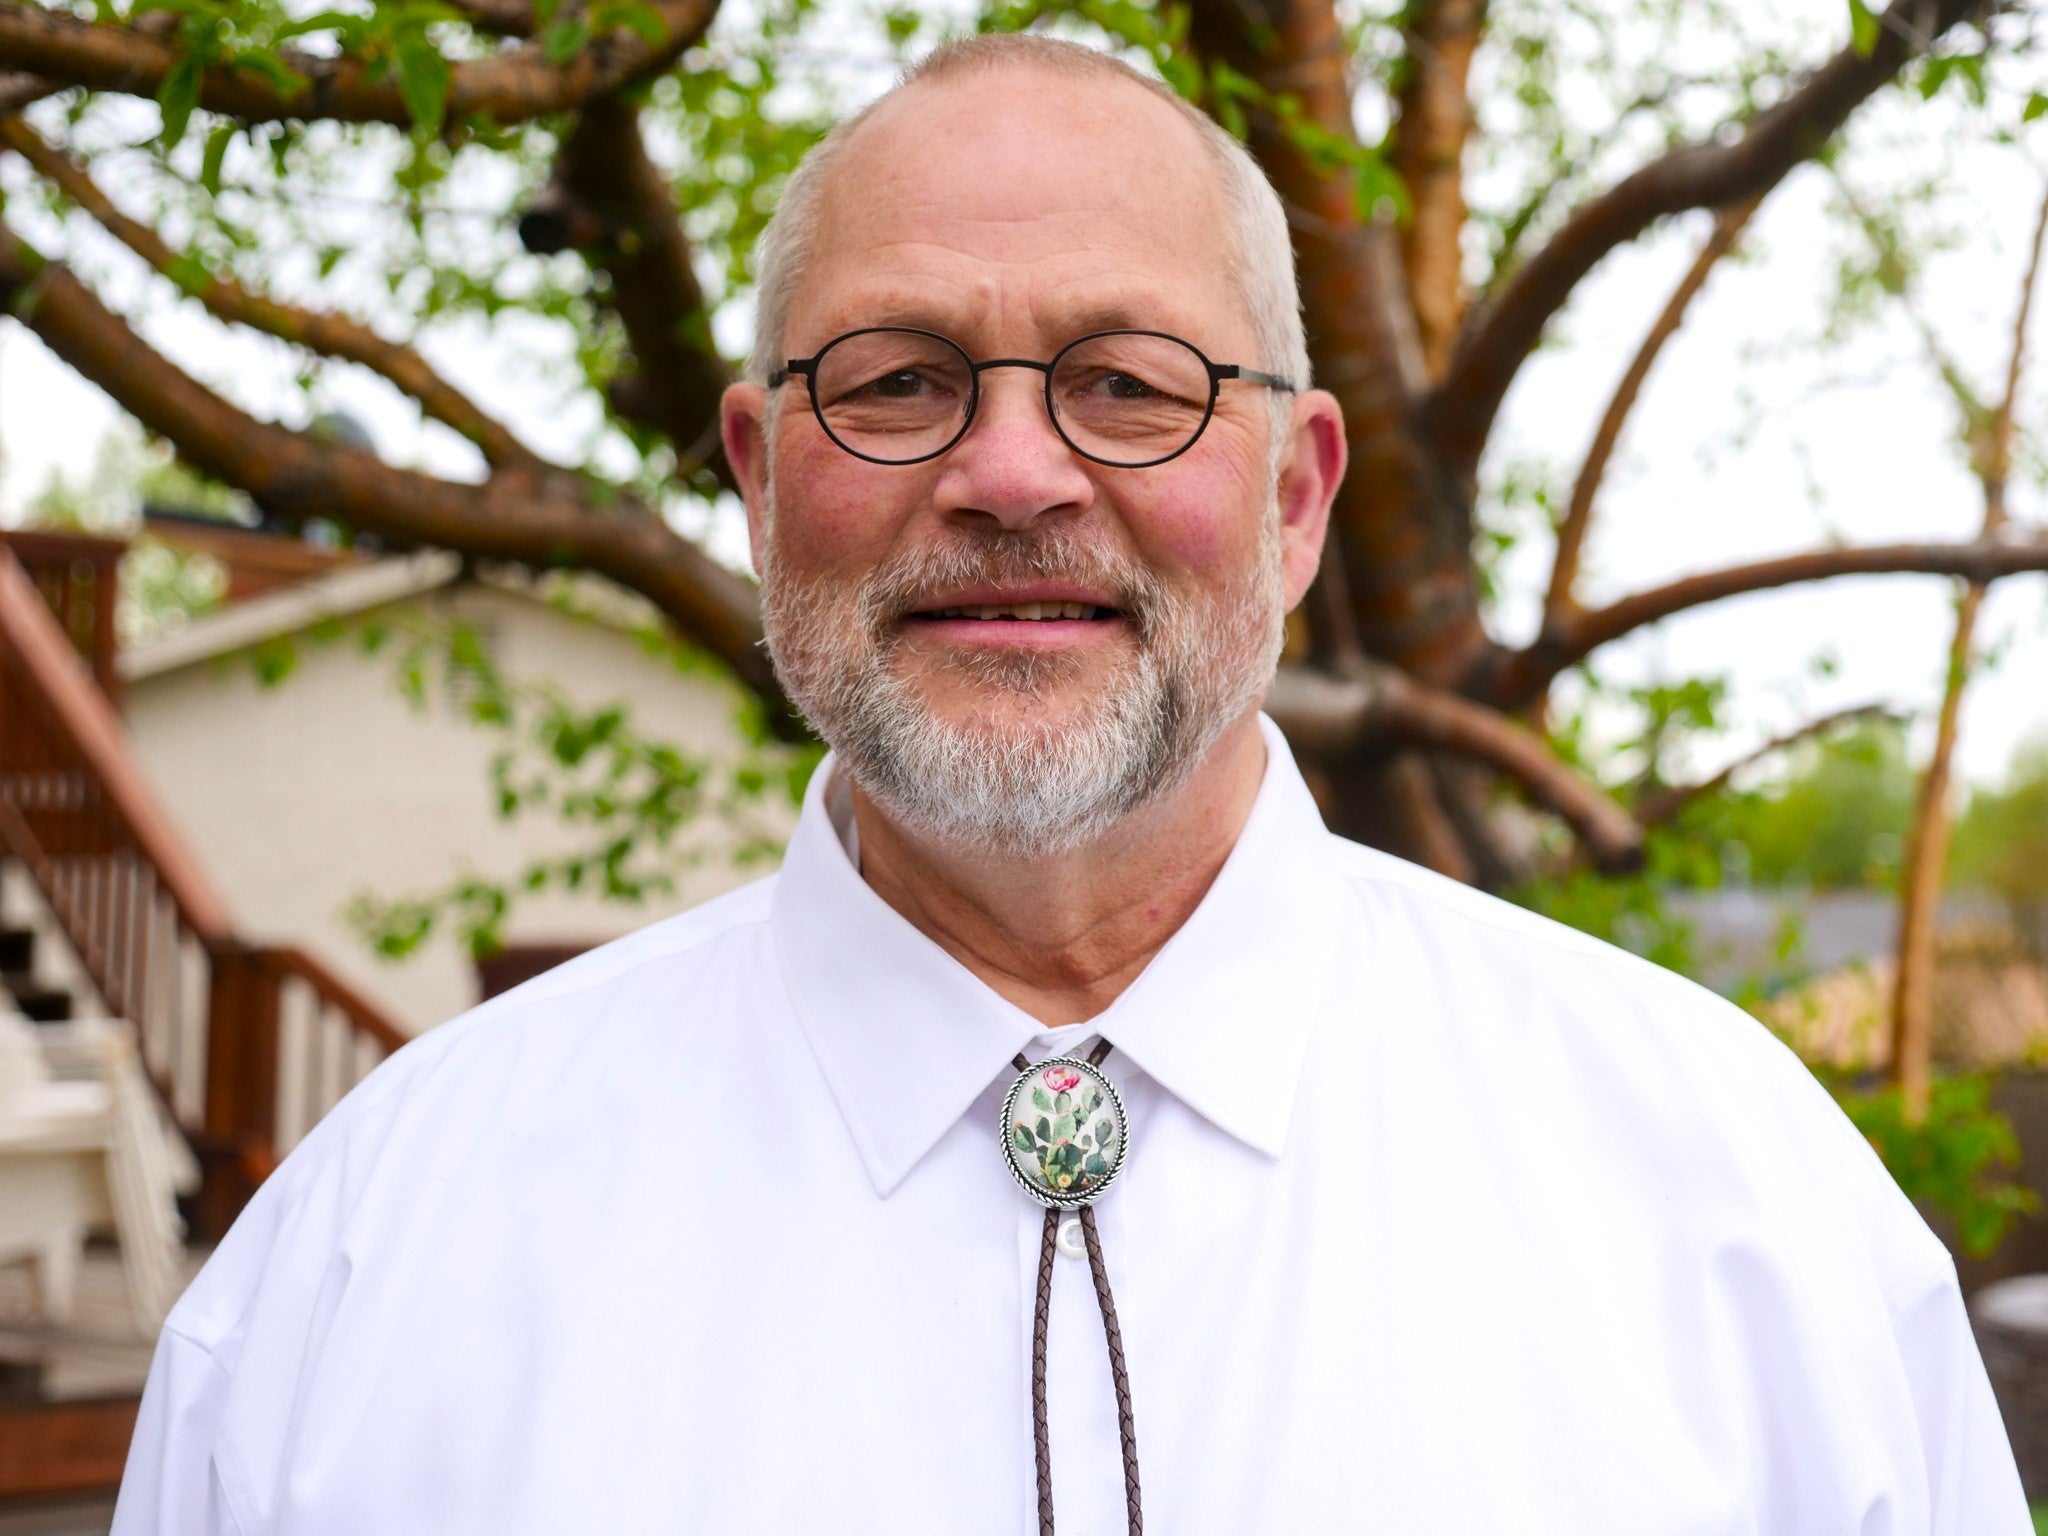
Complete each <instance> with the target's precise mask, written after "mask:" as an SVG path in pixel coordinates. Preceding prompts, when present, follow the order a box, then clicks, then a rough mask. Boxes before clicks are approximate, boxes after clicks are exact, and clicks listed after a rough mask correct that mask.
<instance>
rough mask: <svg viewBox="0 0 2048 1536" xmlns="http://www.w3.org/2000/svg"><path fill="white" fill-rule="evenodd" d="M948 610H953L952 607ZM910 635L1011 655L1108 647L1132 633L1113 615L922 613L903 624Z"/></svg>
mask: <svg viewBox="0 0 2048 1536" xmlns="http://www.w3.org/2000/svg"><path fill="white" fill-rule="evenodd" d="M1002 601H1008V602H1031V601H1038V602H1047V601H1052V599H1047V598H1038V599H1031V598H1007V599H1002ZM1064 601H1067V602H1080V601H1081V599H1080V598H1067V599H1064ZM947 606H949V607H950V606H952V605H951V604H948V605H947ZM903 628H904V630H905V631H906V633H907V634H909V635H914V636H922V637H927V638H929V639H932V640H935V641H938V642H940V643H942V644H944V645H948V646H957V647H967V648H971V649H998V650H1010V651H1059V650H1072V649H1074V648H1075V647H1079V646H1090V645H1104V644H1107V643H1108V642H1110V641H1111V640H1113V639H1115V638H1117V637H1119V636H1121V635H1125V634H1128V633H1129V628H1128V623H1127V621H1126V620H1125V619H1124V617H1123V615H1122V614H1119V613H1114V612H1112V613H1111V614H1110V616H1109V617H1107V618H1100V619H934V618H929V617H927V616H926V615H924V614H922V613H913V614H910V615H909V616H908V617H906V618H905V619H904V620H903Z"/></svg>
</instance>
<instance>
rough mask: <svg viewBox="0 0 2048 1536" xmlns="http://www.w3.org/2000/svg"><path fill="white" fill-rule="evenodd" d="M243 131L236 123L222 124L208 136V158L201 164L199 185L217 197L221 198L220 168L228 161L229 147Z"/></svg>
mask: <svg viewBox="0 0 2048 1536" xmlns="http://www.w3.org/2000/svg"><path fill="white" fill-rule="evenodd" d="M241 131H242V130H241V128H240V126H239V125H238V124H235V123H220V124H217V125H216V126H215V127H214V130H213V132H211V133H209V134H208V135H207V136H206V157H205V159H203V160H201V161H200V163H199V185H201V186H202V187H204V188H206V190H207V191H208V192H210V193H211V194H213V195H214V196H215V197H218V196H220V168H221V163H222V162H223V161H224V160H226V159H227V155H228V145H229V144H231V143H233V142H234V137H235V135H236V134H237V133H240V132H241Z"/></svg>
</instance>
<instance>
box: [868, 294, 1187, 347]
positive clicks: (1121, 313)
mask: <svg viewBox="0 0 2048 1536" xmlns="http://www.w3.org/2000/svg"><path fill="white" fill-rule="evenodd" d="M884 325H900V326H908V327H911V328H913V329H916V330H921V331H936V332H937V333H938V334H939V335H941V336H958V335H959V334H961V333H962V332H964V331H967V330H971V329H972V328H973V327H972V322H971V319H970V318H969V317H968V315H967V314H966V313H964V312H962V311H957V310H948V311H943V312H942V311H939V310H935V309H933V308H932V307H931V306H930V304H929V303H927V302H925V301H922V300H918V299H910V298H901V299H889V300H884V301H883V302H881V303H878V304H875V305H872V306H869V305H860V304H856V305H855V306H853V307H852V308H851V309H847V310H841V311H840V321H839V327H838V329H835V330H833V331H832V334H833V335H838V334H841V333H842V332H843V331H845V330H860V329H864V328H866V327H868V326H884ZM1189 329H1190V317H1188V316H1184V315H1176V314H1170V313H1162V312H1160V311H1159V310H1158V309H1156V308H1155V309H1151V310H1146V311H1141V310H1138V309H1135V308H1133V307H1132V305H1131V303H1130V302H1129V301H1127V300H1123V299H1108V300H1102V301H1098V302H1096V303H1093V304H1089V305H1087V306H1086V307H1084V308H1081V309H1077V310H1074V311H1073V312H1072V313H1070V314H1068V315H1067V316H1066V318H1065V324H1063V325H1062V326H1061V327H1060V328H1059V332H1060V336H1061V338H1062V339H1063V340H1064V339H1067V338H1071V337H1075V336H1087V335H1090V334H1092V333H1093V332H1096V331H1167V332H1170V333H1172V334H1175V335H1180V334H1184V333H1185V332H1186V331H1188V330H1189Z"/></svg>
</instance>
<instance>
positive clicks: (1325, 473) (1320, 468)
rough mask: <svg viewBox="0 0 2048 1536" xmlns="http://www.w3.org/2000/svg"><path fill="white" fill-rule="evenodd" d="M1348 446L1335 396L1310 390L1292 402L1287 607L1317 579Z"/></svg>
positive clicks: (1284, 487)
mask: <svg viewBox="0 0 2048 1536" xmlns="http://www.w3.org/2000/svg"><path fill="white" fill-rule="evenodd" d="M1349 456H1350V449H1349V447H1348V446H1347V445H1346V443H1345V441H1344V412H1343V409H1342V408H1341V407H1340V406H1339V405H1338V404H1337V398H1336V396H1334V395H1332V394H1330V393H1329V391H1327V390H1321V389H1311V390H1306V391H1304V392H1303V393H1302V394H1300V395H1298V396H1297V397H1296V398H1295V401H1294V419H1293V423H1292V424H1291V425H1290V427H1289V428H1288V439H1287V446H1286V448H1285V449H1284V450H1283V451H1282V453H1281V455H1280V485H1279V493H1278V494H1279V499H1280V569H1281V580H1282V586H1283V589H1284V591H1285V593H1286V597H1287V606H1288V607H1289V608H1290V609H1292V608H1293V607H1294V605H1295V604H1297V603H1299V602H1300V601H1301V599H1302V597H1303V595H1304V594H1306V593H1307V591H1308V589H1309V583H1310V582H1312V581H1314V580H1315V579H1316V570H1317V568H1318V567H1319V566H1320V565H1321V563H1322V558H1323V538H1324V536H1325V534H1326V533H1327V532H1328V530H1329V526H1330V503H1331V502H1333V501H1335V500H1336V499H1337V487H1338V486H1339V485H1340V484H1342V483H1343V480H1344V465H1345V463H1346V462H1347V460H1348V459H1349Z"/></svg>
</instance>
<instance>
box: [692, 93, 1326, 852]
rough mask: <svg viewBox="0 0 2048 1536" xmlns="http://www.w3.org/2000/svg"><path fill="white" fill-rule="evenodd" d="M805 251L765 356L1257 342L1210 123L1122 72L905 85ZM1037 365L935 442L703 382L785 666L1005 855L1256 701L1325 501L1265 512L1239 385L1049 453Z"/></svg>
mask: <svg viewBox="0 0 2048 1536" xmlns="http://www.w3.org/2000/svg"><path fill="white" fill-rule="evenodd" d="M812 250H813V255H812V260H811V262H810V264H809V265H808V266H807V267H806V269H805V271H804V273H803V274H802V277H801V286H800V290H799V292H798V294H797V296H796V299H795V302H794V303H793V305H792V308H791V312H790V315H789V320H788V329H787V333H786V336H785V339H784V340H785V344H784V347H783V352H784V355H786V356H791V357H803V356H809V355H811V354H812V353H815V352H816V351H817V350H818V349H820V348H821V347H823V346H824V345H825V344H826V343H827V342H829V341H831V340H832V339H833V338H834V337H837V336H839V335H841V334H843V333H844V332H847V331H851V330H856V329H859V328H861V327H866V326H876V325H901V326H912V327H918V328H921V329H925V330H930V331H936V332H939V333H940V334H942V335H945V336H948V337H950V338H952V339H953V340H954V341H956V342H958V343H959V344H960V345H961V346H962V347H964V348H965V349H966V350H967V352H968V354H969V355H970V356H972V357H975V358H991V357H1023V358H1035V359H1039V360H1046V359H1050V358H1051V357H1052V355H1053V354H1054V353H1055V352H1057V351H1058V350H1059V349H1060V348H1061V347H1062V346H1064V345H1065V344H1066V343H1067V342H1069V341H1072V340H1073V339H1074V338H1076V337H1078V336H1081V335H1083V334H1086V333H1088V332H1090V331H1096V330H1103V329H1111V328H1133V329H1145V330H1157V331H1165V332H1169V333H1171V334H1173V335H1176V336H1180V337H1183V338H1185V339H1186V340H1188V341H1190V342H1192V343H1193V344H1194V345H1195V346H1197V347H1198V348H1200V349H1201V350H1202V351H1203V352H1204V353H1206V354H1207V355H1208V356H1209V357H1210V358H1211V359H1212V360H1215V361H1219V362H1235V363H1243V364H1246V365H1247V366H1250V367H1254V368H1270V367H1271V366H1272V365H1273V360H1272V359H1269V358H1263V357H1260V356H1258V355H1257V353H1256V350H1255V348H1254V344H1253V340H1252V334H1251V325H1250V321H1249V318H1248V316H1247V315H1246V313H1245V308H1244V304H1243V301H1242V299H1241V297H1240V296H1239V293H1238V290H1237V288H1236V285H1235V284H1234V283H1233V282H1232V280H1231V277H1230V274H1229V272H1228V269H1227V262H1228V259H1229V243H1228V236H1227V234H1226V232H1225V214H1224V209H1223V206H1222V200H1221V197H1220V195H1219V193H1218V190H1217V188H1216V185H1215V178H1214V172H1213V170H1212V169H1211V161H1210V158H1209V155H1208V153H1207V151H1206V149H1205V148H1204V147H1203V145H1202V144H1201V143H1200V141H1199V140H1198V139H1197V138H1196V136H1195V135H1194V133H1193V132H1192V131H1191V130H1190V129H1189V127H1188V126H1187V125H1186V124H1185V123H1183V122H1181V121H1180V120H1179V119H1178V118H1177V117H1176V116H1175V114H1173V113H1172V112H1171V110H1170V109H1168V108H1167V107H1166V106H1165V105H1164V104H1163V103H1161V102H1159V101H1157V100H1154V99H1153V98H1151V97H1150V96H1149V94H1148V93H1146V92H1144V91H1142V90H1140V89H1138V88H1136V87H1134V86H1130V85H1125V84H1121V83H1116V82H1106V81H1101V80H1080V81H1075V80H1069V79H1062V78H1059V77H1056V76H1051V75H1047V74H1044V73H1041V72H1039V71H1036V70H1031V69H1023V68H1020V69H1015V70H1009V71H1004V72H1001V73H998V74H993V75H984V76H979V77H972V78H970V79H967V80H964V81H954V82H942V83H937V84H926V85H920V86H915V87H912V88H911V89H909V90H908V91H906V92H904V93H903V94H902V95H900V96H898V97H897V98H896V99H895V100H894V101H892V102H891V103H889V104H887V105H886V106H885V107H884V108H883V109H882V110H881V111H880V112H878V113H877V114H876V115H875V116H874V117H873V118H871V119H870V120H869V121H868V122H867V123H866V124H864V125H863V126H862V128H861V129H860V130H859V132H858V134H857V136H856V137H855V138H854V139H853V140H852V141H851V142H850V143H849V144H848V145H847V146H846V147H845V150H844V152H843V153H842V155H841V157H840V159H839V162H838V164H837V166H836V167H835V169H834V172H833V175H832V179H831V181H830V184H829V186H828V188H827V190H826V193H825V197H824V205H823V208H822V210H821V215H820V222H819V226H818V229H817V231H816V239H815V242H814V244H813V248H812ZM1042 389H1043V375H1042V374H1040V373H1038V372H1036V371H1033V370H1027V369H998V370H995V371H992V372H988V373H985V374H983V375H982V377H981V399H980V404H979V407H978V409H977V411H976V414H975V417H974V421H973V424H972V425H971V426H970V428H969V429H968V431H967V433H966V435H965V436H964V437H963V438H962V439H961V440H960V442H959V443H957V444H956V445H955V446H954V447H953V448H952V449H951V450H950V451H949V452H948V453H946V454H944V455H942V456H940V457H939V458H937V459H934V460H931V461H930V462H927V463H922V464H913V465H901V466H885V465H878V464H872V463H868V462H865V461H863V460H861V459H858V458H855V457H853V456H852V455H851V454H848V453H846V452H845V451H843V450H842V449H841V448H839V447H838V446H837V445H836V444H834V443H833V442H832V441H831V440H830V439H829V438H828V437H827V436H826V435H825V433H824V432H823V431H822V430H821V429H820V427H819V424H818V422H817V419H816V418H815V417H814V416H813V415H812V413H811V411H810V409H809V404H808V399H807V397H806V395H805V393H804V386H803V384H802V382H801V380H797V381H794V382H792V383H790V384H787V385H784V386H783V387H782V388H781V389H780V390H779V391H777V392H776V395H777V397H778V398H773V399H770V398H766V397H763V396H761V395H760V392H759V391H758V390H756V389H753V388H752V387H751V386H738V387H736V388H735V390H734V391H733V393H732V395H731V396H729V398H728V402H727V411H728V421H727V440H728V446H729V449H731V450H733V452H732V457H733V460H734V463H735V465H736V466H737V467H739V469H740V473H741V478H742V481H743V483H744V484H746V486H747V489H748V491H749V495H748V498H747V499H748V505H749V514H750V519H751V521H752V528H753V536H754V547H755V558H756V563H757V565H758V567H759V568H760V570H761V572H762V579H763V596H764V607H765V610H766V617H767V624H768V634H769V641H770V646H771V649H772V651H773V653H774V656H775V660H776V664H777V667H778V669H779V670H780V673H781V675H782V677H783V680H784V682H785V685H786V686H787V687H788V688H789V689H790V692H791V694H792V695H793V696H794V697H795V698H796V700H797V702H798V703H799V704H800V705H801V706H802V707H803V708H804V710H805V712H806V713H807V714H808V715H809V716H810V717H811V719H812V721H813V723H814V724H815V725H817V727H818V728H819V730H820V732H821V733H822V734H823V735H824V736H825V738H826V739H827V740H828V741H830V742H831V743H832V744H833V745H834V746H835V747H836V748H838V749H839V751H840V752H841V754H842V757H843V758H844V759H845V761H846V762H847V765H848V767H849V768H850V770H851V771H852V773H853V775H854V777H855V779H856V781H857V782H859V783H860V784H861V786H862V788H863V789H865V790H867V791H868V792H869V793H870V794H872V795H874V796H875V797H876V798H877V799H878V800H880V801H881V802H882V803H883V804H884V805H885V806H887V807H888V808H889V809H890V810H892V811H893V812H895V813H896V814H897V815H898V816H899V817H900V818H903V819H905V820H908V821H910V822H912V823H913V824H921V825H922V826H923V827H924V828H925V829H926V830H928V831H930V832H932V833H935V834H937V835H940V836H942V837H946V838H948V839H951V840H955V841H966V842H980V843H983V844H986V845H989V846H993V847H1003V848H1008V849H1012V850H1014V851H1024V850H1026V849H1030V848H1034V847H1035V848H1039V849H1047V848H1055V847H1058V846H1061V845H1063V844H1071V843H1073V842H1076V841H1079V840H1082V839H1083V838H1085V837H1087V836H1089V835H1092V834H1093V833H1095V832H1098V831H1100V830H1101V829H1102V828H1103V827H1104V826H1105V825H1107V824H1108V823H1110V822H1113V821H1114V820H1115V819H1116V817H1118V816H1120V815H1122V814H1124V813H1125V812H1127V811H1129V810H1130V809H1132V808H1134V807H1135V806H1136V805H1139V804H1142V803H1144V802H1145V801H1146V800H1147V799H1149V798H1150V797H1152V796H1153V795H1156V794H1157V793H1159V792H1160V791H1161V790H1163V789H1164V788H1167V787H1169V786H1170V785H1171V784H1173V783H1177V782H1179V779H1180V778H1181V777H1182V776H1184V775H1185V774H1186V773H1187V772H1188V771H1190V770H1191V769H1192V768H1193V767H1194V766H1195V765H1196V761H1197V760H1198V759H1199V758H1200V757H1201V755H1202V754H1203V753H1204V752H1205V751H1206V750H1207V748H1208V747H1209V745H1210V744H1211V743H1212V742H1213V741H1214V740H1215V738H1216V735H1217V734H1218V733H1219V732H1220V731H1221V730H1223V729H1224V728H1226V727H1227V726H1228V725H1230V724H1231V723H1233V722H1234V721H1236V720H1240V719H1242V718H1243V716H1244V715H1245V713H1246V712H1247V711H1248V710H1249V709H1250V708H1251V707H1252V706H1253V705H1255V704H1256V702H1257V699H1258V697H1259V696H1260V694H1261V693H1262V692H1263V688H1264V684H1265V682H1266V680H1267V679H1268V678H1269V677H1270V675H1271V669H1272V664H1273V660H1274V657H1275V655H1276V653H1277V647H1278V639H1279V623H1280V618H1281V614H1282V612H1283V611H1284V609H1285V607H1286V606H1288V605H1289V604H1291V603H1292V602H1293V601H1294V600H1296V599H1297V598H1298V597H1299V595H1300V592H1301V590H1302V589H1303V588H1305V587H1306V585H1307V581H1308V579H1309V577H1310V576H1311V575H1312V574H1313V570H1314V565H1315V558H1316V553H1317V549H1318V547H1319V545H1320V538H1321V512H1322V506H1326V505H1327V496H1324V497H1323V498H1322V506H1317V507H1316V508H1314V509H1313V515H1311V516H1308V517H1305V518H1304V517H1300V516H1297V517H1295V518H1292V519H1289V518H1287V517H1286V516H1284V515H1283V509H1282V507H1281V505H1280V504H1279V499H1278V496H1277V494H1276V484H1275V478H1274V473H1273V463H1274V458H1273V454H1274V444H1273V436H1272V420H1273V418H1272V414H1271V411H1270V408H1269V405H1270V403H1269V400H1268V398H1267V391H1266V390H1264V389H1263V388H1261V387H1258V386H1255V385H1250V384H1245V383H1240V382H1227V383H1225V384H1224V385H1223V386H1222V391H1221V394H1220V396H1219V398H1218V401H1217V405H1216V410H1215V415H1214V417H1213V418H1212V419H1211V420H1210V422H1209V424H1208V426H1207V427H1206V429H1205V430H1204V431H1203V433H1202V435H1201V438H1200V440H1199V441H1198V442H1196V444H1195V445H1194V446H1193V448H1191V449H1190V450H1189V451H1188V452H1186V453H1184V454H1182V455H1181V456H1180V457H1179V458H1176V459H1173V460H1171V461H1170V462H1168V463H1165V464H1160V465H1156V466H1153V467H1151V468H1146V469H1117V468H1108V467H1105V466H1102V465H1098V464H1095V463H1092V462H1091V461H1089V460H1086V459H1083V458H1081V457H1080V456H1079V455H1077V454H1076V453H1074V452H1073V451H1072V450H1071V449H1070V448H1068V447H1067V445H1066V444H1065V443H1064V442H1063V441H1062V440H1061V439H1060V437H1059V436H1058V435H1057V433H1056V432H1055V431H1054V429H1053V426H1052V423H1051V421H1050V419H1049V418H1048V416H1047V414H1046V408H1045V403H1044V397H1043V393H1042ZM769 411H773V412H779V415H778V417H777V419H776V420H775V422H774V427H773V430H772V431H764V430H763V428H764V418H763V416H762V415H761V414H760V413H763V412H769ZM1287 441H1288V439H1287V438H1286V437H1284V436H1283V447H1284V446H1285V445H1286V443H1287ZM1339 451H1340V453H1341V450H1339ZM1297 499H1298V498H1297ZM1311 499H1313V498H1311Z"/></svg>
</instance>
